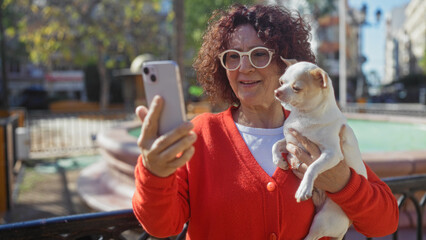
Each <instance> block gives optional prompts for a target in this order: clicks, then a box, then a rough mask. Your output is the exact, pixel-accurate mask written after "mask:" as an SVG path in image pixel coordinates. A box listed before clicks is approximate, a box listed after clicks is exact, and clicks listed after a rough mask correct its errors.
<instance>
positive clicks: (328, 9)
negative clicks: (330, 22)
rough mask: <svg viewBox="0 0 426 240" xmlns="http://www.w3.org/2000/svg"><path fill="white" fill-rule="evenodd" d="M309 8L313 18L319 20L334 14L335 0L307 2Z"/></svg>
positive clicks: (335, 8) (312, 0)
mask: <svg viewBox="0 0 426 240" xmlns="http://www.w3.org/2000/svg"><path fill="white" fill-rule="evenodd" d="M307 2H308V4H309V8H310V9H311V10H312V13H313V15H314V18H319V17H322V16H325V15H328V14H330V13H333V12H336V11H337V7H336V5H335V4H336V3H337V1H335V0H307Z"/></svg>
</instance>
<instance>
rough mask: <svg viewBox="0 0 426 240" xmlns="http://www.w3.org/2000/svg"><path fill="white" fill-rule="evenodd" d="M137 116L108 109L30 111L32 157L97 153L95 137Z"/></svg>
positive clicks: (29, 124) (29, 128)
mask: <svg viewBox="0 0 426 240" xmlns="http://www.w3.org/2000/svg"><path fill="white" fill-rule="evenodd" d="M133 118H134V113H132V112H131V113H130V112H125V111H114V112H111V111H108V112H95V113H65V114H64V113H60V114H59V113H50V112H44V111H43V112H31V113H29V114H28V130H29V131H28V134H29V139H30V143H29V146H30V156H29V158H31V159H37V158H47V157H61V156H68V155H81V154H92V153H96V136H97V134H98V133H99V132H102V131H106V130H108V129H110V128H112V127H113V126H114V125H116V124H119V123H120V122H123V121H129V120H132V119H133Z"/></svg>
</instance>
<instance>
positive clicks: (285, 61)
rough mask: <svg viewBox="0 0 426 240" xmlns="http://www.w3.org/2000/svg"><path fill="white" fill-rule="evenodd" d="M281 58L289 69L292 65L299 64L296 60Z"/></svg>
mask: <svg viewBox="0 0 426 240" xmlns="http://www.w3.org/2000/svg"><path fill="white" fill-rule="evenodd" d="M280 58H281V60H282V61H283V62H284V63H285V65H287V67H290V66H291V65H293V64H295V63H297V60H296V59H285V58H283V57H281V56H280Z"/></svg>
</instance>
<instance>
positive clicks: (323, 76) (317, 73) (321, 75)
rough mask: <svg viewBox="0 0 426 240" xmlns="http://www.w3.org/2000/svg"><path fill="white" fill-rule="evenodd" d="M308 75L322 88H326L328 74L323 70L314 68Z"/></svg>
mask: <svg viewBox="0 0 426 240" xmlns="http://www.w3.org/2000/svg"><path fill="white" fill-rule="evenodd" d="M309 74H311V75H312V77H313V78H314V79H315V80H318V81H319V82H321V86H322V87H323V88H327V84H328V74H327V73H326V72H325V71H324V70H322V69H321V68H315V69H314V70H311V71H309Z"/></svg>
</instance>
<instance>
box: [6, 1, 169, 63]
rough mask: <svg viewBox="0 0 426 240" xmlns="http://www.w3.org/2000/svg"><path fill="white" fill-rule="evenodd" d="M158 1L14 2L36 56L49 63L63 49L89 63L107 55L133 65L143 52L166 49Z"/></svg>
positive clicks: (68, 55) (74, 60) (22, 32)
mask: <svg viewBox="0 0 426 240" xmlns="http://www.w3.org/2000/svg"><path fill="white" fill-rule="evenodd" d="M42 2H45V4H44V5H43V4H40V3H42ZM158 2H159V0H143V1H138V0H121V1H115V0H97V1H95V0H94V1H86V0H73V1H29V0H16V1H15V3H14V4H15V5H17V6H19V7H20V9H21V12H22V18H21V20H20V21H19V23H18V25H19V36H20V39H21V40H22V41H23V42H25V43H26V46H27V50H28V51H29V54H30V57H31V60H32V61H34V62H41V63H45V64H48V63H49V60H50V58H51V56H52V54H58V53H59V54H60V55H61V57H62V58H63V59H64V60H65V61H69V62H70V63H73V64H75V65H79V66H84V65H86V63H87V62H85V61H92V60H93V59H94V58H99V57H100V56H108V62H107V63H106V64H107V65H108V67H114V66H116V65H117V64H120V63H118V62H119V61H125V62H126V64H125V65H129V64H130V61H131V60H132V59H133V58H135V57H136V56H137V55H139V54H142V53H146V52H150V53H153V54H163V52H164V51H165V50H167V46H166V40H165V39H166V36H165V35H164V34H163V33H162V32H161V28H160V26H159V25H160V23H161V22H162V21H164V18H165V16H164V14H162V13H160V12H159V11H157V10H156V7H155V5H156V4H158ZM37 3H39V5H37ZM100 53H102V54H100ZM117 56H120V57H119V59H120V60H117ZM122 56H124V58H123V57H122ZM101 60H104V59H101Z"/></svg>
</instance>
